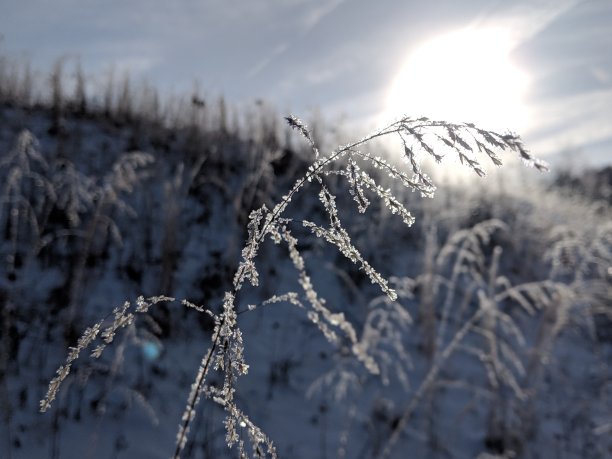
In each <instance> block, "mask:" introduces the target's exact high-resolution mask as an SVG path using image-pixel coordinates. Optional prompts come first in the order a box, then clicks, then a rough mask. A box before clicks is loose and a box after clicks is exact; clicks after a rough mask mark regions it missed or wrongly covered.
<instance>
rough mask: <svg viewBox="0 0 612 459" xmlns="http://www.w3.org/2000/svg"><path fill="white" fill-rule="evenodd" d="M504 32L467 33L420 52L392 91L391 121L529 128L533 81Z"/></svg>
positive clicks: (443, 39) (453, 35)
mask: <svg viewBox="0 0 612 459" xmlns="http://www.w3.org/2000/svg"><path fill="white" fill-rule="evenodd" d="M511 51H512V42H511V40H510V37H509V34H508V33H506V31H504V30H502V29H462V30H458V31H455V32H452V33H449V34H446V35H442V36H440V37H438V38H435V39H433V40H431V41H429V42H426V43H425V44H423V45H422V46H420V47H418V48H417V49H416V50H415V51H414V52H413V53H411V54H410V55H409V56H408V59H407V61H406V63H405V64H404V66H403V68H402V69H401V71H400V72H399V74H398V75H397V77H396V78H395V80H394V82H393V84H392V87H391V89H390V91H389V95H388V98H387V104H386V107H387V108H386V113H385V116H386V117H387V118H389V117H395V118H397V117H399V116H402V115H404V114H407V115H411V116H415V117H418V116H427V117H429V118H432V119H441V120H446V121H465V122H472V123H476V124H478V125H480V126H482V127H485V128H489V129H497V130H502V131H503V130H506V129H511V130H513V131H520V130H521V129H523V128H524V127H526V126H527V123H528V119H527V118H528V113H527V109H526V106H525V103H524V94H525V91H526V89H527V85H528V79H527V76H526V75H525V73H523V72H522V71H521V70H520V69H519V68H518V67H517V66H516V65H515V64H513V62H512V60H511V59H510V53H511Z"/></svg>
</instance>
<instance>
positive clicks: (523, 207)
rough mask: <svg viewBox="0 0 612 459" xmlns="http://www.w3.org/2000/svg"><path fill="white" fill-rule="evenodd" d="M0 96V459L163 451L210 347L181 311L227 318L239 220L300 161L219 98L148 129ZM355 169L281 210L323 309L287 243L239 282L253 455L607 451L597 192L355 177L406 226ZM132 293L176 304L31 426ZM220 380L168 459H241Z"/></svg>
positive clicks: (74, 381) (92, 108) (239, 393)
mask: <svg viewBox="0 0 612 459" xmlns="http://www.w3.org/2000/svg"><path fill="white" fill-rule="evenodd" d="M9 92H11V91H9ZM11 93H12V92H11ZM2 94H4V96H3V97H2V98H1V100H2V106H0V185H1V190H0V192H1V193H2V194H1V199H2V207H1V213H0V228H1V230H2V233H1V234H0V236H1V239H0V255H1V260H2V263H0V311H1V312H2V315H1V321H0V331H1V333H0V375H2V377H1V378H0V406H1V413H2V419H0V423H1V425H2V427H1V428H0V441H1V443H0V457H2V458H10V459H16V458H38V457H40V458H43V457H49V458H67V459H70V458H133V459H139V458H165V457H170V456H171V455H172V454H173V452H174V449H175V442H176V435H177V431H178V427H179V423H181V416H182V415H183V411H184V409H185V403H186V400H187V397H188V395H189V391H190V387H191V385H192V382H193V381H194V377H196V373H197V371H198V365H199V364H200V361H201V360H202V357H203V355H204V354H205V353H206V351H207V349H208V347H209V346H210V344H211V339H213V336H214V334H215V330H216V329H215V322H214V320H213V318H211V315H210V314H206V313H202V312H199V311H197V310H196V309H197V308H194V307H193V306H198V307H202V308H208V309H210V310H211V312H212V314H213V315H217V317H222V312H223V311H222V307H223V304H224V292H227V291H231V290H232V289H233V286H232V283H233V282H234V281H235V276H234V273H235V272H236V270H237V269H238V267H239V264H240V262H241V259H242V257H243V255H241V251H242V249H243V245H244V243H245V241H246V240H247V238H248V237H249V230H247V224H248V223H249V214H250V212H251V210H253V209H257V208H259V207H260V206H261V205H262V204H266V205H267V207H268V208H269V209H273V208H274V206H275V204H276V203H278V202H280V201H281V200H282V199H283V196H284V195H286V193H288V192H289V190H290V189H291V187H292V185H293V183H294V181H295V180H296V179H298V178H299V177H301V176H303V175H304V174H305V173H306V171H307V168H308V167H309V165H310V164H311V163H312V162H313V161H314V160H315V156H314V153H313V151H312V149H311V147H310V146H309V145H308V142H307V141H306V139H304V138H303V136H301V135H300V133H299V132H296V131H295V130H291V129H290V128H289V126H285V125H284V124H283V120H282V117H281V116H279V115H277V114H274V113H272V112H271V111H270V110H268V109H267V108H266V107H265V105H262V104H260V105H258V106H255V107H253V108H252V110H251V112H249V113H242V114H236V115H233V116H235V118H236V120H233V119H232V115H229V114H228V113H227V112H226V107H225V105H224V103H223V101H220V102H219V101H214V102H213V103H212V104H209V102H208V101H204V100H201V99H200V98H198V97H196V96H194V97H193V98H191V99H186V101H183V104H182V105H180V106H179V107H178V108H177V109H176V111H175V112H174V115H172V113H170V112H165V113H164V114H163V115H161V114H158V113H156V112H155V111H154V110H152V108H151V107H153V106H154V105H146V104H144V102H147V101H148V102H147V103H149V102H151V101H152V100H154V98H145V97H143V98H142V99H138V100H140V102H142V103H133V104H128V105H121V100H122V99H121V97H119V98H118V99H117V101H116V102H112V104H111V105H109V106H106V107H105V106H104V105H103V104H102V105H99V106H96V105H92V104H91V103H89V102H88V104H86V103H85V101H86V99H85V98H82V99H81V100H80V102H81V103H78V102H79V99H78V98H66V99H62V100H59V99H58V100H52V101H51V102H48V103H43V102H37V103H34V102H31V101H29V100H25V101H24V99H23V98H19V97H12V98H11V97H9V96H7V95H6V94H7V92H6V91H5V92H4V93H2ZM124 95H125V94H124ZM83 97H84V96H83ZM211 105H212V106H211ZM298 130H299V129H298ZM313 142H314V143H315V144H316V145H319V146H320V147H321V150H322V151H321V154H322V155H323V157H324V156H325V155H326V154H328V153H329V151H331V150H329V151H327V150H326V149H328V148H329V145H328V144H329V143H330V141H329V140H318V139H313ZM333 146H335V145H332V147H333ZM365 149H367V148H365ZM400 150H401V147H400ZM374 153H377V152H374ZM496 153H497V152H496ZM499 156H500V157H501V159H502V161H504V162H506V161H507V159H508V157H509V156H510V153H508V152H506V153H504V154H502V153H500V154H499ZM445 161H446V159H445ZM445 161H443V163H442V165H441V166H437V165H435V166H434V167H445V166H444V164H445ZM466 161H467V158H466ZM468 162H469V161H468ZM489 162H490V161H489ZM482 163H485V159H482ZM345 167H346V169H344V168H345ZM351 167H354V166H352V165H351V163H350V162H348V163H342V164H340V166H338V168H337V169H330V172H329V173H328V174H327V175H325V177H324V180H325V184H326V185H325V188H324V189H325V190H329V194H328V195H325V193H323V194H322V195H323V197H322V198H320V196H319V192H320V190H321V187H320V185H319V184H318V183H317V180H312V183H305V187H304V188H303V189H301V190H300V192H299V193H296V195H295V198H294V199H293V200H292V201H291V203H289V204H288V207H287V209H286V211H285V213H284V215H285V216H290V217H291V218H292V219H293V220H294V221H295V222H301V221H302V220H308V221H311V222H313V223H311V224H310V226H309V225H308V224H307V225H302V224H301V223H300V225H295V226H294V227H292V230H291V231H292V235H293V236H294V237H295V238H297V242H296V243H295V244H294V248H295V251H296V252H297V251H299V254H301V257H302V259H303V262H304V263H305V271H304V273H307V275H308V276H309V278H310V279H311V281H312V285H313V286H314V289H315V290H316V292H317V295H318V300H317V301H319V300H323V299H324V302H322V303H321V304H322V305H323V306H322V307H323V308H324V309H316V308H317V306H316V302H312V298H308V297H309V294H310V291H309V290H308V289H307V288H304V283H303V280H304V277H300V276H301V275H302V274H301V273H300V270H299V269H296V259H295V253H296V252H292V250H291V247H292V245H291V243H290V242H289V241H288V240H286V241H285V242H286V243H285V242H282V243H281V244H274V243H273V241H271V240H267V239H266V240H265V241H262V243H261V245H260V246H259V248H258V253H259V254H258V257H257V258H256V268H257V271H258V273H259V286H258V287H251V286H250V285H248V286H247V285H246V282H245V287H244V288H242V289H241V290H240V292H239V293H240V294H239V296H237V297H236V299H235V302H234V306H235V308H236V311H237V312H238V315H237V327H239V328H237V329H238V330H241V333H242V339H243V341H244V357H245V362H246V364H248V366H249V369H248V373H247V374H246V375H245V376H243V377H241V378H240V379H239V380H238V381H237V382H236V391H235V393H234V394H233V399H234V401H235V403H236V406H237V407H239V409H240V410H241V411H242V413H244V415H245V417H244V419H245V421H244V422H243V421H239V423H238V424H237V425H236V426H235V431H236V433H237V435H238V438H239V439H240V440H244V442H245V450H246V452H247V453H248V454H249V455H251V454H253V456H254V457H258V455H259V454H260V453H261V454H263V453H264V447H263V446H262V445H260V446H258V447H256V448H255V449H252V448H251V446H250V444H249V437H250V436H252V435H253V432H254V430H253V429H251V425H250V424H248V423H247V422H246V420H247V417H248V420H250V421H252V422H253V423H254V424H255V425H257V426H258V427H259V428H261V430H262V431H263V432H264V433H265V435H267V436H268V437H269V438H270V439H271V440H272V441H273V443H274V445H275V447H276V451H277V453H278V456H279V457H282V458H293V459H299V458H307V457H316V458H334V457H346V458H374V457H394V458H405V457H436V458H475V457H481V458H484V457H505V458H509V457H525V458H536V457H539V458H549V457H550V458H553V457H555V458H603V457H609V456H611V455H612V440H611V438H612V435H611V433H612V383H611V380H610V376H611V373H610V371H611V370H610V362H612V322H611V314H612V309H611V308H612V218H611V217H612V212H611V209H610V202H609V200H607V201H606V200H605V196H606V195H601V194H590V195H588V194H586V195H585V194H584V193H583V195H582V197H580V196H578V195H574V194H571V193H570V192H569V191H568V189H569V188H568V187H566V188H556V187H553V186H551V185H545V184H544V183H543V181H538V180H536V175H537V172H536V171H535V170H534V169H528V168H524V167H521V169H520V172H519V174H520V176H521V177H523V179H521V180H519V181H511V180H510V179H508V180H504V177H505V175H504V172H505V169H504V167H502V168H501V170H500V172H499V174H497V175H496V174H493V175H492V176H491V177H488V178H484V179H479V181H477V182H475V181H467V182H463V183H462V184H461V183H459V184H457V183H454V184H448V183H443V182H440V180H441V179H437V180H438V181H437V182H436V185H437V186H438V190H437V191H436V193H435V197H434V198H433V199H429V198H422V197H420V195H419V193H411V192H410V191H408V190H406V189H403V188H402V187H400V186H398V185H397V184H394V182H393V180H391V179H390V178H389V177H387V173H386V170H385V169H384V168H381V169H375V168H371V169H368V170H367V173H368V174H370V176H371V177H373V178H374V179H375V180H376V181H379V182H380V183H382V184H383V185H384V186H383V187H382V188H381V190H383V191H384V190H386V189H387V188H389V189H390V192H391V194H392V195H394V196H396V197H397V199H398V200H399V202H400V203H403V205H404V206H405V208H406V209H408V210H409V211H410V212H411V213H412V215H413V216H414V217H415V219H416V222H415V223H414V225H412V226H411V227H408V226H407V225H406V224H404V222H402V216H401V215H402V214H401V212H399V211H398V212H399V214H400V215H393V213H392V212H391V211H390V209H393V205H390V204H389V203H387V205H385V204H384V203H381V202H380V200H379V198H378V197H377V193H378V194H379V195H380V196H382V195H381V194H380V193H382V192H376V191H374V188H371V189H364V190H360V189H358V185H357V184H355V183H352V182H351V181H350V175H348V174H350V173H351V172H350V171H356V170H357V169H351ZM362 167H363V168H365V167H366V166H364V165H362ZM398 167H404V168H408V167H409V165H407V164H403V163H402V164H400V166H398ZM415 167H416V166H415ZM446 167H447V169H446V172H445V173H446V174H449V173H450V174H452V173H453V169H452V168H458V167H461V166H460V165H458V164H457V163H450V165H449V166H446ZM448 168H451V169H448ZM486 168H487V169H488V170H491V169H492V168H493V166H491V167H489V166H487V167H486ZM449 170H450V172H449ZM343 171H349V172H346V173H345V172H343ZM510 171H511V168H508V176H510V175H511V174H510ZM356 173H357V172H356ZM410 173H411V174H412V171H410ZM553 173H554V172H553ZM343 174H345V175H343ZM417 175H418V174H417ZM432 175H433V176H434V177H436V176H437V177H440V175H436V174H433V173H432ZM347 177H348V178H349V180H348V185H347ZM500 177H501V178H500ZM549 182H551V180H549ZM566 182H567V181H566ZM566 184H567V183H566ZM569 185H572V183H569ZM572 186H574V185H572ZM351 187H352V188H351ZM574 187H575V186H574ZM602 189H603V188H602ZM362 192H363V193H364V194H363V195H362ZM332 194H333V195H335V196H336V198H335V204H336V206H337V209H338V217H339V219H340V220H341V221H342V225H343V228H344V229H346V231H347V232H348V233H347V234H350V235H351V239H352V244H354V246H355V247H356V248H358V250H359V252H360V254H361V256H362V257H363V259H364V260H367V262H368V266H371V267H373V269H375V270H377V272H378V273H380V275H381V276H382V277H383V278H385V279H388V280H389V284H388V287H389V289H394V291H395V292H396V294H397V299H394V298H395V296H394V295H389V294H387V295H385V294H384V293H385V285H386V284H384V283H383V281H381V282H380V283H379V284H378V285H377V283H372V282H371V279H372V278H375V276H374V277H373V275H371V274H370V273H369V272H368V268H367V266H366V265H365V264H363V263H361V262H358V263H352V262H351V261H350V260H349V259H348V258H351V257H350V256H348V255H346V253H344V254H343V253H342V244H338V245H339V246H340V247H341V250H340V251H339V250H337V248H336V246H335V245H334V243H333V241H332V243H330V242H329V241H330V240H333V238H334V237H336V236H337V235H338V234H343V233H342V232H341V231H340V230H339V229H338V228H339V227H336V228H335V230H334V220H333V218H332V221H331V223H330V222H329V215H328V214H330V210H329V208H328V204H326V205H325V206H324V205H322V203H321V200H323V201H324V203H325V199H328V200H330V199H329V198H326V196H331V195H332ZM607 196H609V195H607ZM602 197H603V199H602ZM363 199H367V201H369V202H370V206H369V208H368V209H367V210H366V211H365V213H360V212H359V211H358V210H360V209H359V208H360V207H364V208H365V207H366V206H365V205H364V201H363ZM331 201H333V199H331ZM383 201H384V199H383ZM325 225H331V229H330V230H329V231H330V232H329V233H325V232H324V231H323V229H325V228H327V227H326V226H325ZM253 228H254V226H251V230H253ZM279 228H280V226H279ZM332 230H334V231H335V232H334V231H332ZM317 234H319V235H320V236H322V237H316V235H317ZM279 238H280V236H279ZM326 238H327V241H326ZM344 248H345V249H346V246H344ZM288 249H289V250H288ZM292 257H293V258H292ZM347 257H348V258H347ZM354 258H355V259H358V257H357V256H354ZM297 264H299V263H297ZM244 280H245V281H246V280H247V279H246V278H245V279H244ZM290 292H294V294H293V293H290ZM387 293H388V292H387ZM141 295H142V296H144V297H145V298H148V297H152V296H157V295H167V296H169V297H173V298H176V300H174V301H160V302H159V303H158V304H155V305H153V306H151V308H150V309H149V310H148V312H146V313H135V314H136V316H135V317H136V320H135V321H134V323H133V324H130V325H127V326H126V327H124V328H121V329H119V330H118V331H117V334H116V336H115V337H114V341H113V342H112V343H111V344H110V345H109V346H108V347H107V348H106V349H105V350H104V352H103V353H102V355H101V357H100V358H97V359H95V358H90V357H89V354H90V353H91V351H93V350H94V348H95V346H96V345H92V346H91V348H90V349H88V350H85V351H83V352H82V355H81V356H80V357H79V359H78V360H75V361H74V362H72V368H71V371H70V373H69V375H68V376H67V377H66V378H65V380H64V381H63V384H62V386H61V388H60V390H59V392H58V393H57V396H56V398H55V400H54V402H53V404H52V405H51V407H50V408H49V410H48V411H47V412H46V413H40V412H39V408H40V405H39V402H40V400H42V399H44V398H45V395H46V394H47V390H48V384H49V381H50V380H51V379H52V378H53V377H54V376H55V371H56V370H57V368H59V367H60V366H61V365H62V364H63V363H64V362H65V360H66V355H67V354H68V352H69V346H76V345H77V342H78V340H79V337H80V336H82V334H83V332H84V331H85V329H86V328H87V327H91V326H93V325H94V324H96V323H98V322H99V321H100V320H101V319H103V318H106V320H105V321H103V322H102V323H101V327H102V328H105V327H108V326H112V324H113V318H114V319H115V322H114V323H117V320H118V319H117V317H119V316H121V308H122V306H123V305H124V303H125V302H126V301H129V302H130V304H131V305H132V306H133V307H137V298H138V297H139V296H141ZM275 295H276V297H274V296H275ZM269 298H273V300H272V301H267V302H266V300H268V299H269ZM183 299H185V300H188V302H190V305H191V307H190V306H189V305H184V304H181V300H183ZM308 300H310V303H309V302H308ZM225 301H226V303H227V297H226V300H225ZM311 303H312V304H315V306H312V307H311V306H310V304H311ZM250 305H251V306H250ZM255 306H256V307H255ZM313 307H314V309H312V308H313ZM114 308H119V312H115V313H113V310H114ZM313 311H314V312H313ZM325 311H328V312H330V313H331V314H330V315H326V314H328V312H325ZM340 313H342V315H341V314H340ZM317 314H319V315H317ZM223 317H225V316H223ZM223 320H225V319H223ZM326 327H328V328H326ZM351 330H352V332H351ZM322 332H323V333H322ZM326 332H327V333H329V334H334V333H335V336H336V340H335V343H333V342H330V340H329V339H326V336H325V334H326ZM351 333H354V336H353V335H352V334H351ZM232 336H233V335H232ZM329 337H330V336H327V338H329ZM234 339H235V337H234ZM331 341H334V340H333V339H332V340H331ZM101 342H102V341H100V343H101ZM228 343H233V341H228ZM229 364H230V365H231V362H230V363H229ZM373 368H376V370H377V371H373ZM222 370H223V368H220V369H218V370H214V369H213V370H211V372H210V373H209V374H208V380H207V381H206V388H205V390H204V393H203V395H202V397H203V400H202V402H201V403H200V404H199V405H198V407H197V412H196V415H195V418H194V420H193V423H192V425H191V428H190V435H189V437H188V440H187V443H186V446H185V449H184V451H183V455H182V457H188V458H219V457H238V455H239V453H238V445H234V447H233V449H228V448H227V446H226V443H227V440H228V438H227V435H226V428H225V427H226V426H225V425H224V420H225V419H226V417H225V416H226V413H225V412H224V409H223V408H224V406H223V405H221V404H219V403H216V402H215V399H218V398H219V395H218V392H219V391H220V390H221V388H222V387H223V386H224V384H226V383H227V381H225V380H224V377H226V376H227V373H229V371H228V372H224V371H222ZM206 395H208V398H206V397H205V396H206ZM224 396H227V394H224ZM204 398H206V399H204ZM218 401H219V400H217V402H218ZM224 403H227V402H224ZM226 408H227V405H226ZM238 419H239V420H240V419H243V418H241V417H239V418H238ZM230 420H231V419H230ZM225 422H226V424H227V421H225ZM230 430H231V429H230Z"/></svg>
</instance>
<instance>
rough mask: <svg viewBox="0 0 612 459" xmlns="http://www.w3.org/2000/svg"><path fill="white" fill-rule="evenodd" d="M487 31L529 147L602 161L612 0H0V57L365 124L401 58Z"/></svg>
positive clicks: (610, 136)
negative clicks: (114, 72)
mask: <svg viewBox="0 0 612 459" xmlns="http://www.w3.org/2000/svg"><path fill="white" fill-rule="evenodd" d="M483 25H484V26H495V27H498V26H499V27H504V28H505V29H507V30H509V31H511V32H512V35H513V39H514V42H513V43H514V44H513V50H512V52H511V58H512V60H513V62H515V63H516V65H518V66H519V67H520V69H521V70H522V71H523V72H525V73H526V74H527V75H528V76H529V86H528V88H527V90H526V93H525V101H524V103H525V104H526V105H528V107H529V110H530V113H531V117H530V122H529V125H528V127H526V128H524V130H523V132H521V133H522V134H523V136H524V137H525V139H526V141H527V142H528V143H529V144H530V145H531V147H532V150H533V151H534V152H536V153H542V154H544V155H548V154H551V153H554V152H559V151H562V150H567V149H575V150H580V151H581V152H582V155H583V157H585V158H586V160H587V161H589V162H591V163H592V164H598V163H603V162H606V163H612V52H611V51H610V46H611V45H612V0H583V1H579V0H506V1H496V0H489V1H486V0H462V1H459V0H427V1H415V0H243V1H232V0H174V1H172V0H163V1H162V0H132V1H127V0H121V1H120V0H104V1H102V0H99V1H92V0H53V1H51V0H0V33H1V34H2V36H3V41H2V43H0V51H1V52H2V53H9V54H10V55H13V56H21V55H25V56H27V57H28V58H29V59H30V61H31V62H32V64H33V66H34V67H36V68H40V69H48V68H50V66H51V64H52V62H53V61H54V60H55V59H56V58H57V57H59V56H64V55H70V56H74V55H79V56H80V58H81V61H82V63H83V66H84V67H85V69H86V72H87V73H88V74H90V75H91V76H92V78H93V79H95V78H96V77H99V78H102V75H105V73H106V72H107V71H108V69H109V68H110V67H111V65H114V66H115V67H116V68H117V69H120V70H121V71H122V70H124V69H126V70H129V71H130V73H131V74H132V75H133V76H134V77H135V78H140V77H145V78H147V79H148V80H149V81H151V82H153V83H155V84H157V85H158V86H159V87H160V88H161V89H163V90H174V91H177V92H180V91H187V90H190V88H192V86H193V82H194V81H195V80H198V81H199V82H200V85H201V87H202V88H203V89H204V90H205V91H206V92H207V93H209V94H221V93H223V94H224V95H225V96H226V97H227V98H228V99H229V100H231V101H233V102H235V103H243V102H248V101H252V100H255V99H257V98H263V99H266V100H268V101H270V102H271V103H272V104H273V105H275V106H276V107H277V108H278V109H279V111H280V112H281V114H282V113H284V112H285V111H287V110H291V111H292V112H293V113H296V114H297V115H301V116H305V115H308V113H310V111H311V110H312V109H314V108H319V109H320V111H321V112H322V113H323V114H324V115H326V116H328V117H336V116H339V115H341V114H345V115H346V118H347V119H350V120H352V121H360V122H366V123H372V122H374V120H377V119H379V118H378V116H379V114H380V112H381V111H383V110H384V109H385V105H386V100H387V96H388V92H389V87H390V85H391V83H392V82H393V81H394V78H395V77H396V75H397V74H398V72H399V71H400V69H401V68H402V67H403V65H404V63H405V61H406V59H407V57H408V56H409V55H410V53H411V52H413V51H414V50H415V49H417V48H418V47H419V46H421V45H422V44H423V43H424V42H426V41H428V40H430V39H432V38H435V37H436V36H438V35H441V34H445V33H447V32H449V31H452V30H456V29H459V28H464V27H468V26H471V27H480V26H483ZM483 58H484V59H486V56H485V57H483ZM453 71H454V70H453V69H449V72H450V73H452V72H453Z"/></svg>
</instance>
